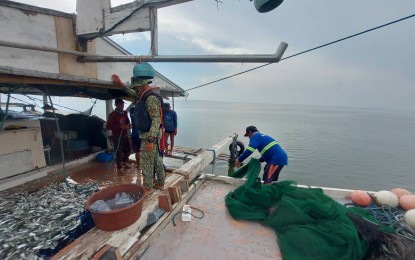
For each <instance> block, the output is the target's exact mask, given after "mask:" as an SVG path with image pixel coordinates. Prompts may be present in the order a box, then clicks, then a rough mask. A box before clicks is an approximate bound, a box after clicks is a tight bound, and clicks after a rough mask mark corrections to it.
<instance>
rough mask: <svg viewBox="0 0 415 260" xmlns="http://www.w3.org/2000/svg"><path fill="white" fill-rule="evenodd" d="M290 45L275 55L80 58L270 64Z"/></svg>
mask: <svg viewBox="0 0 415 260" xmlns="http://www.w3.org/2000/svg"><path fill="white" fill-rule="evenodd" d="M287 47H288V44H287V43H285V42H282V43H281V44H280V46H279V47H278V49H277V51H276V52H275V54H240V55H187V56H184V55H159V56H131V55H117V56H99V55H95V56H92V55H88V56H85V57H80V58H78V61H79V62H131V60H141V61H144V62H238V63H239V62H245V63H269V62H279V61H280V60H281V57H282V55H283V54H284V52H285V50H286V49H287Z"/></svg>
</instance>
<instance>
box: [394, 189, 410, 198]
mask: <svg viewBox="0 0 415 260" xmlns="http://www.w3.org/2000/svg"><path fill="white" fill-rule="evenodd" d="M391 192H392V193H393V194H395V195H396V196H397V197H398V198H400V197H401V196H402V195H410V194H411V192H410V191H409V190H406V189H402V188H395V189H392V190H391Z"/></svg>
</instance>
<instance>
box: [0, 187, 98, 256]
mask: <svg viewBox="0 0 415 260" xmlns="http://www.w3.org/2000/svg"><path fill="white" fill-rule="evenodd" d="M77 187H78V190H75V189H74V188H73V187H70V186H69V185H67V184H66V183H64V182H62V183H59V184H54V185H51V186H48V187H46V188H44V189H41V190H38V191H35V192H31V193H28V192H23V193H17V194H12V195H7V196H2V197H0V259H40V258H38V257H37V252H38V250H39V249H49V248H51V249H54V248H55V247H56V246H57V245H58V243H59V241H61V240H62V239H65V238H67V235H66V234H67V233H68V232H69V231H71V230H73V229H75V228H77V227H78V226H79V225H80V224H81V221H80V220H79V214H80V213H81V212H82V211H84V204H85V201H86V200H87V199H88V197H89V196H90V195H91V193H92V192H93V191H94V190H95V189H96V186H91V185H90V186H85V187H84V188H83V189H82V187H80V186H79V185H78V186H77ZM79 188H80V189H79Z"/></svg>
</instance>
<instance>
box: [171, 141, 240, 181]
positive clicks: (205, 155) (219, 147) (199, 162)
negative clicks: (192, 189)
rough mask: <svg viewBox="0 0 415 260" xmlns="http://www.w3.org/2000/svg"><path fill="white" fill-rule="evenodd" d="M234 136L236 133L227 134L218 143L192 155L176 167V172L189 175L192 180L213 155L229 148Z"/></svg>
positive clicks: (210, 160)
mask: <svg viewBox="0 0 415 260" xmlns="http://www.w3.org/2000/svg"><path fill="white" fill-rule="evenodd" d="M235 136H236V134H234V135H232V136H229V137H227V138H225V139H223V140H222V141H220V142H219V143H218V144H216V145H214V146H212V147H211V148H210V149H206V150H205V151H204V152H202V153H200V154H199V155H198V156H196V157H194V158H193V159H192V160H190V161H189V162H187V163H186V164H184V165H183V166H182V167H180V168H179V169H177V170H176V173H178V174H182V175H184V176H189V180H193V179H194V178H196V177H197V175H198V174H199V173H200V172H202V170H203V169H204V168H206V166H207V165H208V164H209V163H211V162H212V161H213V159H214V158H215V156H218V155H219V154H221V153H223V152H224V151H226V150H227V149H229V145H230V144H231V143H232V141H233V138H234V137H235ZM214 155H215V156H214Z"/></svg>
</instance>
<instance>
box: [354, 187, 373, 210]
mask: <svg viewBox="0 0 415 260" xmlns="http://www.w3.org/2000/svg"><path fill="white" fill-rule="evenodd" d="M351 199H352V201H353V203H354V204H356V205H359V206H362V207H366V206H368V205H369V204H370V203H371V202H372V198H371V197H370V196H369V194H367V192H366V191H362V190H355V191H353V192H352V195H351Z"/></svg>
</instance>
